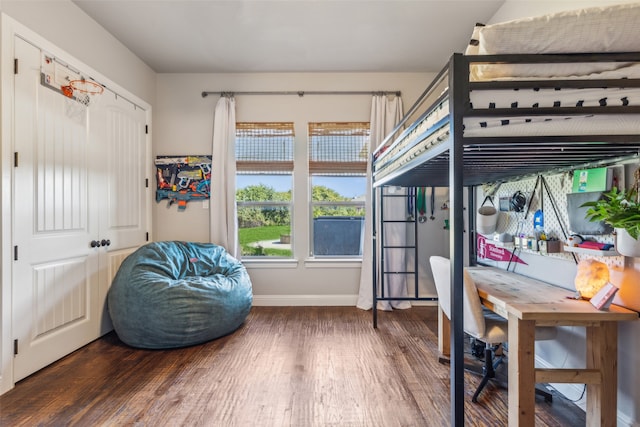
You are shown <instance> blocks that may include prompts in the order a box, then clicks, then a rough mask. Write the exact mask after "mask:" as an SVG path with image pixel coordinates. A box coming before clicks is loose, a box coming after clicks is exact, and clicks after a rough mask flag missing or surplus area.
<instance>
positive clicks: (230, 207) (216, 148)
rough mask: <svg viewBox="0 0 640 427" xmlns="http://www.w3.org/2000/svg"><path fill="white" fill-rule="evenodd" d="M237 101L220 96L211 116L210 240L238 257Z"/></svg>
mask: <svg viewBox="0 0 640 427" xmlns="http://www.w3.org/2000/svg"><path fill="white" fill-rule="evenodd" d="M235 147H236V101H235V99H234V98H233V97H229V96H222V97H220V99H219V100H218V103H217V104H216V109H215V112H214V116H213V147H212V148H213V155H212V163H211V207H210V209H209V213H210V215H211V217H210V221H209V223H210V227H209V228H210V230H211V231H210V239H211V243H215V244H216V245H220V246H222V247H224V248H225V249H226V250H227V252H229V254H231V255H232V256H234V257H236V258H238V259H240V245H239V244H238V212H237V208H236V153H235Z"/></svg>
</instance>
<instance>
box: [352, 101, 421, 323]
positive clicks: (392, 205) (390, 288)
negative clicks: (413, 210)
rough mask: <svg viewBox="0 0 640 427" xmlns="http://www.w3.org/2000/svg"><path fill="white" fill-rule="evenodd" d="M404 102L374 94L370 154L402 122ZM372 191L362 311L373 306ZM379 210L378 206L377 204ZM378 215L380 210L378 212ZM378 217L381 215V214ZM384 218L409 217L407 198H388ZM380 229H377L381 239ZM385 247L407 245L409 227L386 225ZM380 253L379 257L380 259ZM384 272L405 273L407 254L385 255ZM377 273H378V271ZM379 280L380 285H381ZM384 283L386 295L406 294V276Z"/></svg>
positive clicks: (383, 304)
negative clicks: (407, 215) (407, 229)
mask: <svg viewBox="0 0 640 427" xmlns="http://www.w3.org/2000/svg"><path fill="white" fill-rule="evenodd" d="M402 115H403V112H402V99H401V98H400V97H397V96H396V97H393V98H391V99H389V97H387V96H386V95H374V97H373V99H372V102H371V137H370V140H369V152H370V153H373V152H374V151H375V150H376V149H377V148H378V145H380V143H381V142H382V141H383V140H384V138H385V137H386V136H387V134H388V133H389V132H391V131H392V130H393V129H394V128H395V127H396V125H397V124H398V122H399V121H400V120H401V119H402ZM367 189H368V190H370V189H371V163H370V162H369V164H368V165H367ZM385 191H402V192H404V191H405V190H404V189H395V188H390V189H388V190H385ZM377 202H378V201H377V200H373V201H372V200H371V192H370V191H367V193H366V199H365V209H366V215H365V223H364V232H365V241H364V246H363V249H362V270H361V272H360V292H359V295H358V302H357V304H356V306H357V307H358V308H361V309H363V310H369V309H370V308H372V307H373V274H374V272H373V243H372V239H371V236H372V233H373V223H372V215H373V213H372V208H371V207H372V203H377ZM376 209H378V205H376ZM377 212H379V211H377ZM378 215H379V214H378ZM384 215H385V218H395V219H397V218H404V217H405V216H406V198H404V197H393V198H387V199H385V202H384ZM380 232H381V230H378V238H379V236H380ZM384 232H385V244H386V245H388V246H391V245H393V246H402V245H405V244H406V226H405V224H404V223H398V224H387V225H386V228H385V230H384ZM379 255H380V254H379V253H378V258H379ZM384 270H385V271H406V265H405V253H404V251H403V250H397V249H395V250H389V251H388V252H386V253H385V266H384ZM376 274H378V272H376ZM380 279H381V278H380V277H378V284H379V283H380ZM384 280H385V296H393V297H403V296H406V295H407V282H406V275H404V274H395V275H392V274H389V275H386V277H385V278H384ZM409 307H411V303H410V302H409V301H391V302H390V301H379V302H378V309H380V310H391V309H392V308H409Z"/></svg>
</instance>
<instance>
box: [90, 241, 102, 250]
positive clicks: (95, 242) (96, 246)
mask: <svg viewBox="0 0 640 427" xmlns="http://www.w3.org/2000/svg"><path fill="white" fill-rule="evenodd" d="M90 245H91V247H92V248H99V247H100V242H98V241H97V240H92V241H91V243H90Z"/></svg>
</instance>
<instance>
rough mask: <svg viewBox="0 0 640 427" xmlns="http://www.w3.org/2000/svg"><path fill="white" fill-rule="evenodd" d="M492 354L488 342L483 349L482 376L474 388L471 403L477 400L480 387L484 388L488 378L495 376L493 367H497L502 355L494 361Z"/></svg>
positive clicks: (492, 350)
mask: <svg viewBox="0 0 640 427" xmlns="http://www.w3.org/2000/svg"><path fill="white" fill-rule="evenodd" d="M493 354H494V349H493V348H492V347H491V346H490V345H489V344H487V345H486V347H485V349H484V367H483V368H482V372H483V374H484V375H483V376H482V380H481V381H480V385H479V386H478V388H477V389H476V392H475V393H474V394H473V397H472V398H471V401H472V402H473V403H477V402H478V396H479V395H480V392H481V391H482V389H484V387H485V386H486V385H487V383H488V382H489V380H490V379H492V378H495V376H496V370H495V368H497V367H498V365H500V364H501V363H502V357H503V356H500V357H498V358H497V359H496V360H495V361H494V360H493V359H494V358H493Z"/></svg>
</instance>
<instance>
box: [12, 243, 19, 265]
mask: <svg viewBox="0 0 640 427" xmlns="http://www.w3.org/2000/svg"><path fill="white" fill-rule="evenodd" d="M13 260H14V261H17V260H18V245H15V246H14V247H13Z"/></svg>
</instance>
